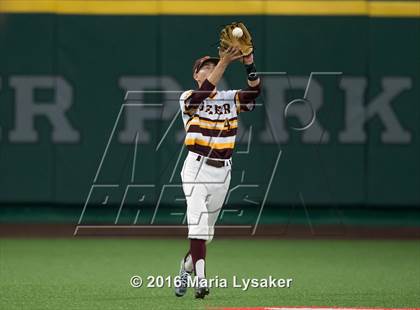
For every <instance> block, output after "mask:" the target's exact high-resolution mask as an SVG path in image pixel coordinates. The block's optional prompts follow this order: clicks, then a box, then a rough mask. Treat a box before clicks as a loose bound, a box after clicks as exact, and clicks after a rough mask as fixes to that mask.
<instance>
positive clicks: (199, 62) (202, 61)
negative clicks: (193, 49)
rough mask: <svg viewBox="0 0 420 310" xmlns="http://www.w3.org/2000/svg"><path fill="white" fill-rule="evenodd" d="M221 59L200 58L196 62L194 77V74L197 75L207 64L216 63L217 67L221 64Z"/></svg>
mask: <svg viewBox="0 0 420 310" xmlns="http://www.w3.org/2000/svg"><path fill="white" fill-rule="evenodd" d="M219 60H220V59H219V58H217V57H210V56H204V57H201V58H199V59H197V60H196V61H195V62H194V66H193V76H194V74H195V73H197V72H198V71H199V70H200V69H201V67H202V66H203V65H204V64H205V63H206V62H212V63H214V64H215V65H217V63H218V62H219Z"/></svg>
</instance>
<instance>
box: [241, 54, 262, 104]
mask: <svg viewBox="0 0 420 310" xmlns="http://www.w3.org/2000/svg"><path fill="white" fill-rule="evenodd" d="M241 62H242V63H243V64H244V66H245V70H246V74H247V81H248V87H247V88H245V89H243V90H240V91H238V93H237V95H236V101H237V102H236V103H237V105H239V111H240V112H247V111H252V110H253V109H254V106H255V99H256V98H257V97H258V96H259V95H260V93H261V80H260V78H259V77H258V75H257V73H256V72H257V70H256V67H255V64H254V56H253V54H250V55H248V56H244V57H243V58H242V59H241Z"/></svg>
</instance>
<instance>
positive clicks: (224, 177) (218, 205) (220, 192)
mask: <svg viewBox="0 0 420 310" xmlns="http://www.w3.org/2000/svg"><path fill="white" fill-rule="evenodd" d="M219 169H220V171H219V173H218V176H217V180H219V182H216V183H213V184H210V185H209V191H211V192H212V194H211V195H209V196H208V199H207V209H208V211H209V213H208V229H209V230H208V236H209V237H208V239H207V242H206V243H207V244H209V243H210V242H211V241H212V240H213V237H214V226H215V224H216V221H217V219H218V217H219V214H220V211H221V210H222V208H223V204H224V202H225V198H226V195H227V193H228V191H229V185H230V179H231V173H230V167H226V168H219ZM222 169H223V170H222Z"/></svg>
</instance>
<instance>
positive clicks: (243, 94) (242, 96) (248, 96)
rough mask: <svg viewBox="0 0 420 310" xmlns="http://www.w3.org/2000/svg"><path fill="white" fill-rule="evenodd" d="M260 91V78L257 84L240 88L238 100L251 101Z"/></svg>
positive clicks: (241, 101)
mask: <svg viewBox="0 0 420 310" xmlns="http://www.w3.org/2000/svg"><path fill="white" fill-rule="evenodd" d="M260 93H261V80H260V82H259V83H258V85H257V86H254V87H252V86H248V87H247V88H246V89H243V90H240V91H239V92H238V97H239V102H240V103H250V102H253V101H254V100H255V99H256V98H257V97H258V96H259V95H260Z"/></svg>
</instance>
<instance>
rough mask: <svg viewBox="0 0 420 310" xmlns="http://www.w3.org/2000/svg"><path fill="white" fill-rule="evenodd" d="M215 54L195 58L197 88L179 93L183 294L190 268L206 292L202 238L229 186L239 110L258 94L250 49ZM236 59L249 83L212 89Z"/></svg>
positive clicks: (208, 236)
mask: <svg viewBox="0 0 420 310" xmlns="http://www.w3.org/2000/svg"><path fill="white" fill-rule="evenodd" d="M219 57H220V58H214V57H209V56H205V57H202V58H200V59H198V60H197V61H195V63H194V66H193V72H192V73H193V78H194V80H195V81H196V82H197V84H198V89H196V90H188V91H185V92H183V93H182V95H181V97H180V107H181V110H182V119H183V122H184V127H185V131H186V137H185V142H184V144H185V145H186V147H187V149H188V155H187V157H186V159H185V161H184V165H183V167H182V171H181V179H182V184H183V191H184V194H185V197H186V201H187V221H188V238H189V239H190V249H189V251H188V253H187V254H186V255H185V257H184V258H183V259H182V260H181V268H180V271H179V277H180V281H179V285H177V287H176V288H175V294H176V296H184V295H185V293H186V291H187V286H188V279H189V277H190V276H191V274H192V272H194V274H195V276H196V277H198V281H197V278H195V279H194V280H196V281H197V282H193V281H191V282H190V283H197V284H198V285H196V287H195V297H196V298H204V297H205V295H207V294H209V288H208V285H207V281H206V272H205V270H206V268H205V263H206V244H208V243H209V242H210V241H211V240H212V239H213V235H214V225H215V223H216V220H217V217H218V215H219V212H220V210H221V208H222V206H223V202H224V200H225V196H226V193H227V191H228V189H229V183H230V178H231V167H232V159H231V157H232V153H233V148H234V145H235V137H236V131H237V128H238V114H239V113H241V112H247V111H252V110H253V109H254V107H255V99H256V98H257V96H258V95H259V94H260V89H261V86H260V78H259V77H258V75H257V73H256V69H255V65H254V57H253V54H252V53H251V54H250V55H248V56H242V53H241V52H240V50H238V49H237V48H235V47H229V48H228V49H226V50H224V51H221V50H219ZM235 60H240V61H241V62H242V63H243V64H244V66H245V69H246V73H247V78H248V87H247V88H246V89H244V90H226V91H220V90H217V89H216V86H217V83H218V82H219V81H220V79H221V78H222V76H223V74H224V72H225V70H226V68H227V67H228V66H229V64H231V63H232V62H233V61H235Z"/></svg>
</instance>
